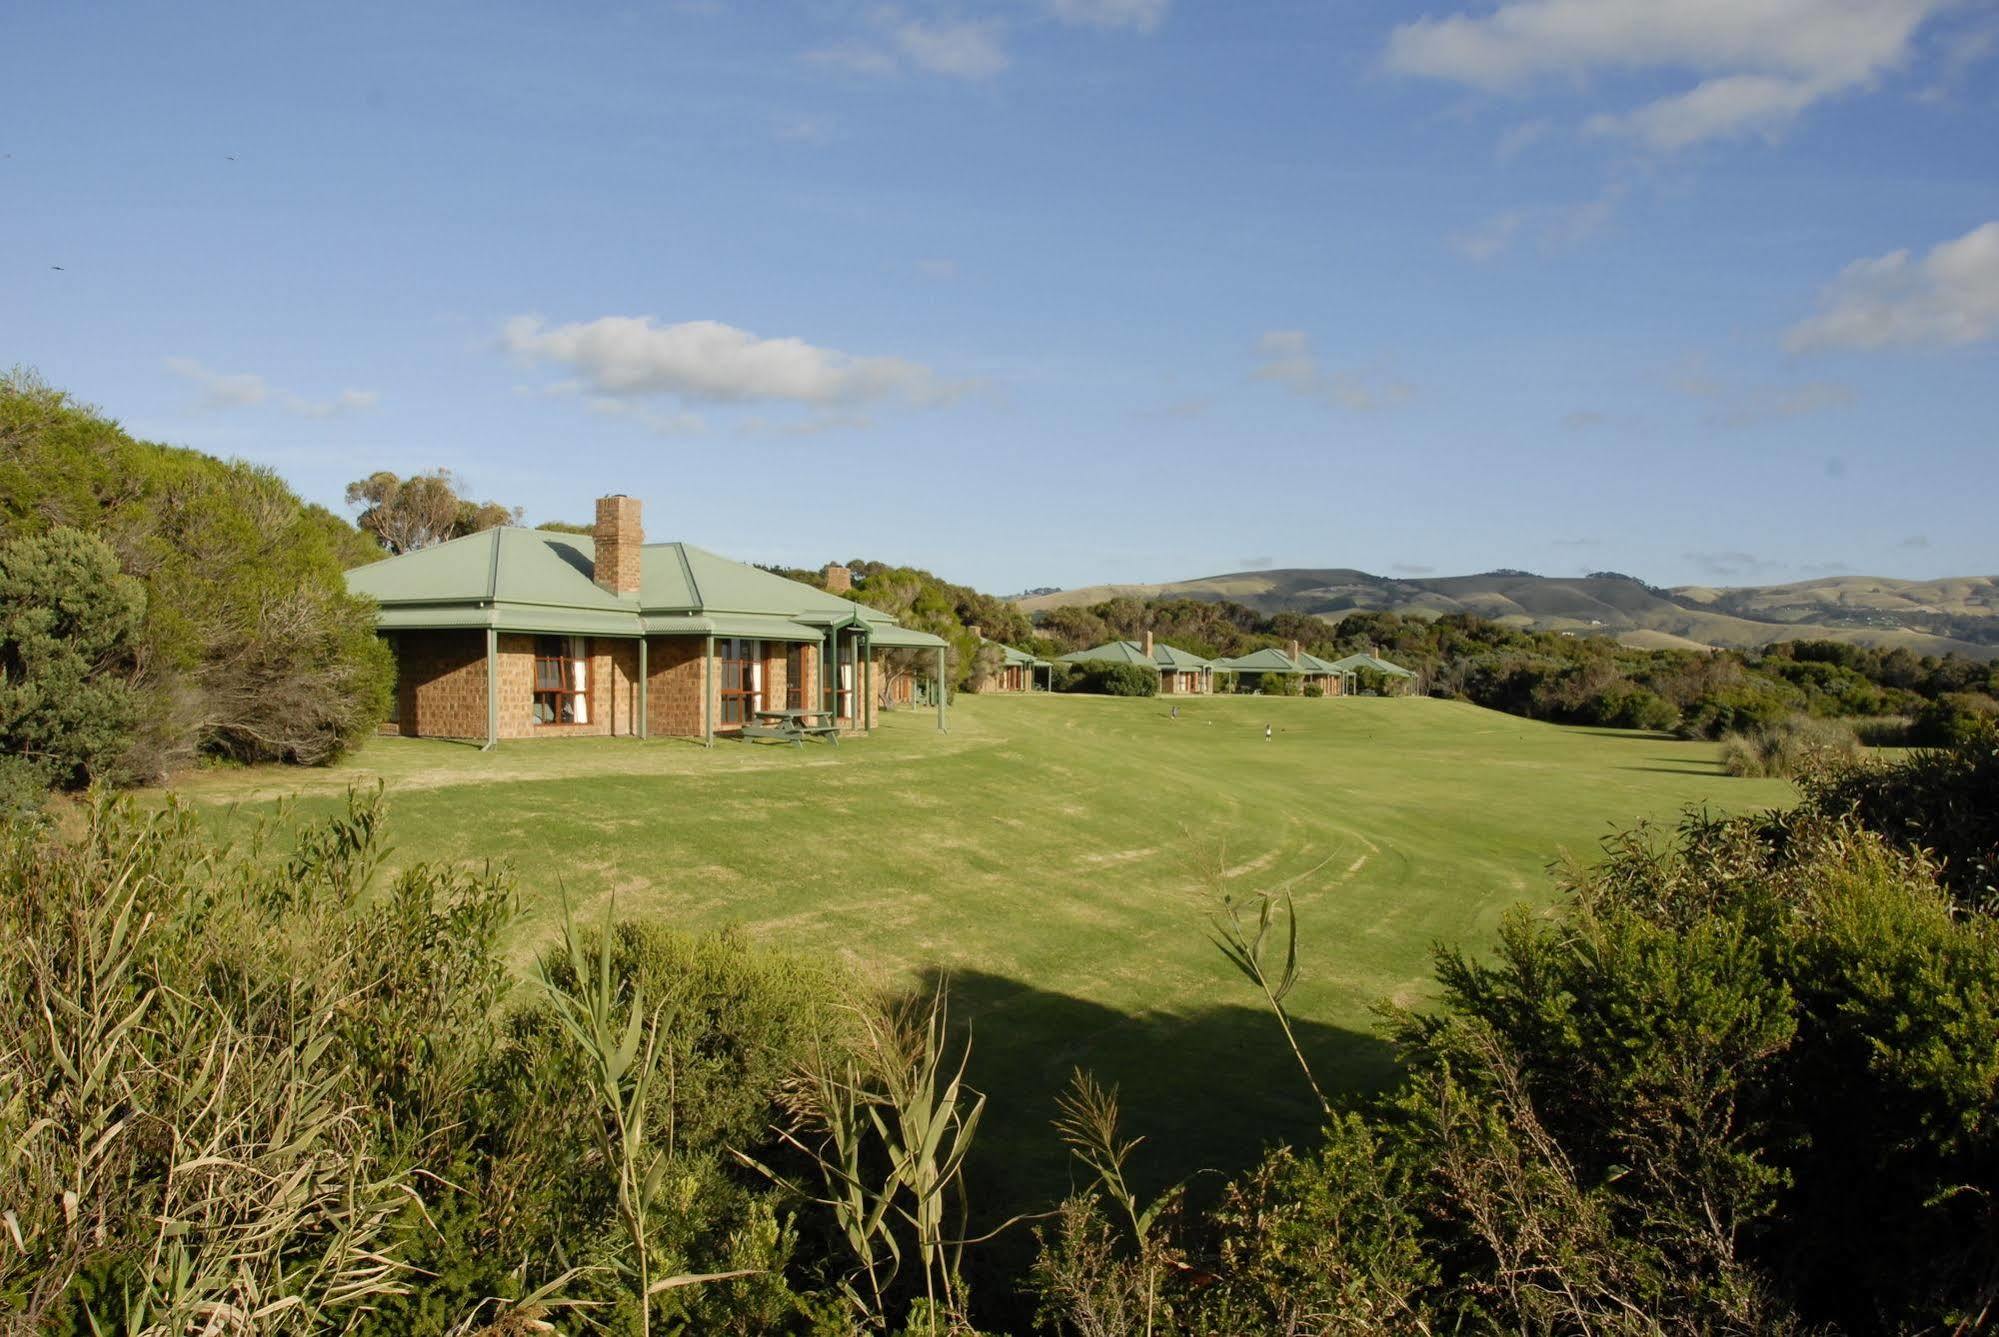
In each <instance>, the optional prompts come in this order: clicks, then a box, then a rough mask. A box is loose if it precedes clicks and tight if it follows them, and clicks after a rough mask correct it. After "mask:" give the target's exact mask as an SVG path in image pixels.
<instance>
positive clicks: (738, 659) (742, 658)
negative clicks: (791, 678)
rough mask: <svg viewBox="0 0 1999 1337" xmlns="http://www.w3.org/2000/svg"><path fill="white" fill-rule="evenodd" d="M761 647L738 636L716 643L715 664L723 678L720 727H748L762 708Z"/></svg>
mask: <svg viewBox="0 0 1999 1337" xmlns="http://www.w3.org/2000/svg"><path fill="white" fill-rule="evenodd" d="M760 649H761V646H760V644H759V643H758V642H756V641H747V640H744V639H742V638H741V637H737V636H725V637H723V638H722V639H720V640H718V641H716V642H715V662H716V664H717V666H718V667H719V669H720V671H721V675H722V690H721V697H722V700H721V719H720V720H718V721H717V723H720V724H746V723H748V722H749V718H750V716H752V715H754V714H755V713H756V712H757V710H758V708H759V706H760V705H761V698H762V691H761V687H762V683H761V681H760V679H761V677H762V674H761V672H760V670H761V668H762V666H761V665H760V664H759V663H758V662H757V660H758V658H759V654H758V652H759V650H760Z"/></svg>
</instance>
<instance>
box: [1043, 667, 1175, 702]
mask: <svg viewBox="0 0 1999 1337" xmlns="http://www.w3.org/2000/svg"><path fill="white" fill-rule="evenodd" d="M1070 668H1071V670H1072V671H1071V672H1070V673H1069V675H1068V676H1067V677H1066V678H1065V679H1063V680H1061V681H1060V682H1059V683H1058V685H1057V687H1056V690H1057V691H1062V692H1088V693H1092V694H1094V695H1097V696H1157V695H1159V670H1158V669H1156V668H1154V667H1152V665H1150V664H1116V663H1089V664H1074V665H1071V666H1070Z"/></svg>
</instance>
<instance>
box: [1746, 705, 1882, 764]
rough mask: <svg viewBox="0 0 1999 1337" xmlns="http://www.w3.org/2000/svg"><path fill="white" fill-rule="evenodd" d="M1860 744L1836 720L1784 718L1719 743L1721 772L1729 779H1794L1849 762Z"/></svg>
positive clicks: (1847, 729)
mask: <svg viewBox="0 0 1999 1337" xmlns="http://www.w3.org/2000/svg"><path fill="white" fill-rule="evenodd" d="M1859 755H1860V740H1859V739H1858V738H1856V737H1855V736H1854V732H1853V730H1852V729H1850V728H1848V727H1847V726H1846V725H1844V724H1841V723H1840V722H1838V721H1837V720H1815V719H1811V718H1809V717H1807V716H1804V715H1787V716H1785V717H1783V718H1782V719H1779V720H1777V721H1776V722H1774V723H1771V724H1760V725H1757V726H1756V727H1754V728H1752V729H1750V730H1748V731H1747V732H1744V733H1731V734H1728V735H1726V736H1724V737H1723V738H1722V740H1721V765H1722V769H1723V770H1725V771H1727V772H1728V773H1729V774H1730V775H1756V776H1798V775H1803V774H1805V773H1806V772H1807V771H1809V770H1812V769H1813V768H1816V767H1825V766H1829V765H1833V764H1836V763H1838V762H1851V761H1854V760H1856V759H1857V758H1858V757H1859Z"/></svg>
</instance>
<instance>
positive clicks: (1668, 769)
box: [1618, 762, 1730, 780]
mask: <svg viewBox="0 0 1999 1337" xmlns="http://www.w3.org/2000/svg"><path fill="white" fill-rule="evenodd" d="M1618 769H1619V770H1625V771H1644V772H1645V773H1646V774H1648V775H1704V776H1706V777H1707V778H1709V779H1710V780H1725V779H1728V778H1730V777H1729V774H1728V772H1727V771H1724V770H1723V769H1722V768H1721V765H1720V763H1718V762H1708V763H1707V764H1706V765H1698V764H1697V765H1692V766H1620V767H1619V768H1618Z"/></svg>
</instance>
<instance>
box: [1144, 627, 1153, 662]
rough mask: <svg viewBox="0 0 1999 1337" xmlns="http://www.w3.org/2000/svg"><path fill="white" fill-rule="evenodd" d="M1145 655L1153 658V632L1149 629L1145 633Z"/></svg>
mask: <svg viewBox="0 0 1999 1337" xmlns="http://www.w3.org/2000/svg"><path fill="white" fill-rule="evenodd" d="M1145 657H1146V658H1147V659H1150V658H1152V633H1151V632H1149V631H1148V632H1146V633H1145Z"/></svg>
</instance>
